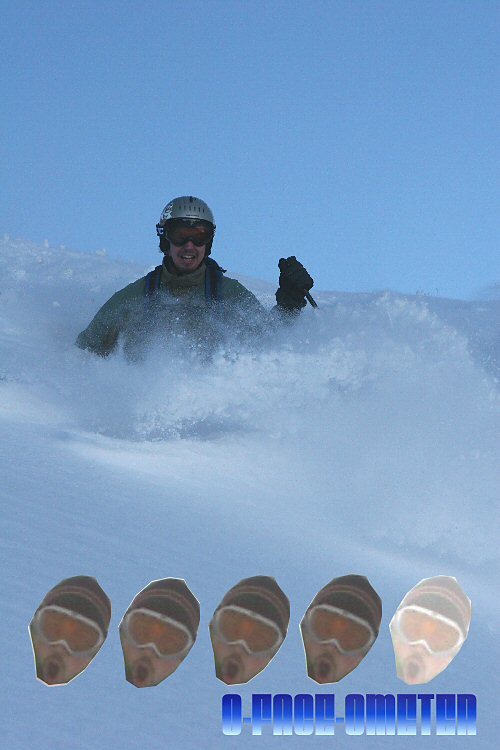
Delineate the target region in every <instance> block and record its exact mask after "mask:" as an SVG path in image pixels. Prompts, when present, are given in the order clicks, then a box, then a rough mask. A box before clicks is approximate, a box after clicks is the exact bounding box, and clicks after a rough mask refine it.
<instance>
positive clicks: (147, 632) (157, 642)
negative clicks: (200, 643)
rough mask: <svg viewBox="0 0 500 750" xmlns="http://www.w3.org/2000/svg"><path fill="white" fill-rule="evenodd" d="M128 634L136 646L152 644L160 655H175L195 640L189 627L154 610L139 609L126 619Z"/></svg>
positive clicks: (130, 613) (142, 646)
mask: <svg viewBox="0 0 500 750" xmlns="http://www.w3.org/2000/svg"><path fill="white" fill-rule="evenodd" d="M125 627H126V631H127V636H128V637H129V639H130V640H131V641H132V643H133V644H134V645H135V646H139V647H140V648H144V647H146V646H152V647H153V648H154V650H155V651H156V652H157V654H158V655H159V656H175V655H178V654H181V653H182V652H183V651H185V650H186V649H188V648H189V647H190V646H191V645H192V643H193V641H192V638H191V635H190V633H189V631H188V630H187V628H185V627H184V626H183V625H182V624H181V623H176V622H175V621H174V620H172V619H170V617H167V616H166V615H162V614H159V613H157V612H153V610H145V609H137V610H133V611H132V612H129V614H128V615H127V617H126V619H125Z"/></svg>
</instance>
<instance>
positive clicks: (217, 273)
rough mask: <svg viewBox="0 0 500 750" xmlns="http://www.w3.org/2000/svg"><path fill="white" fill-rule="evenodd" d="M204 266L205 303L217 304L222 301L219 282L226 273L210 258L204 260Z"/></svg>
mask: <svg viewBox="0 0 500 750" xmlns="http://www.w3.org/2000/svg"><path fill="white" fill-rule="evenodd" d="M205 266H206V269H207V270H206V273H205V300H206V301H207V302H218V301H220V300H221V299H222V295H221V292H222V288H221V283H220V282H221V279H222V277H223V275H224V274H225V272H226V271H225V269H224V268H221V267H220V266H219V264H218V263H217V262H216V261H215V260H212V258H206V259H205Z"/></svg>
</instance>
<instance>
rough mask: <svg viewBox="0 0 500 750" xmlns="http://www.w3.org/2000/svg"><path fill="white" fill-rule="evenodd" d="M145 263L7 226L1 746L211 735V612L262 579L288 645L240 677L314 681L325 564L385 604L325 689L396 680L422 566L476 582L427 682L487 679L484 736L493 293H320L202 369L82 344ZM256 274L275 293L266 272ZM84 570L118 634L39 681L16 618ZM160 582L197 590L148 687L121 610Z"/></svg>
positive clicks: (259, 681)
mask: <svg viewBox="0 0 500 750" xmlns="http://www.w3.org/2000/svg"><path fill="white" fill-rule="evenodd" d="M157 262H159V261H158V259H157V258H156V257H153V255H152V257H151V265H150V266H148V267H147V268H138V267H137V266H135V265H132V264H126V263H123V262H119V261H111V260H109V259H107V258H106V257H105V256H103V255H90V254H85V253H74V252H71V251H70V250H67V249H65V248H52V247H50V246H44V247H39V246H36V245H33V244H32V243H29V242H25V241H12V240H10V239H9V238H4V240H3V241H2V242H0V271H1V278H2V286H1V294H0V431H1V446H2V448H1V454H2V469H1V473H2V482H1V485H0V499H1V503H2V511H3V516H4V518H5V519H6V525H5V528H6V534H5V539H4V544H3V550H4V559H3V561H2V562H3V570H4V582H5V584H6V586H5V589H6V601H7V615H6V618H5V620H4V622H3V623H2V627H3V632H2V637H3V642H4V643H6V642H7V641H8V642H9V646H10V648H9V653H8V655H7V658H6V668H7V670H8V674H9V678H8V679H9V680H10V683H11V684H12V685H13V688H12V690H11V691H9V694H8V697H7V698H6V699H5V703H6V708H7V710H8V713H9V714H10V716H11V717H12V721H11V722H9V723H8V725H7V729H6V733H7V738H6V746H7V747H9V748H10V749H11V750H14V749H15V748H25V747H29V746H32V745H33V743H34V742H35V741H36V742H37V746H39V747H47V748H48V747H61V748H66V747H67V748H70V747H71V748H88V747H92V748H101V747H102V748H108V747H109V746H110V744H111V743H112V742H116V741H117V740H118V741H119V743H120V746H121V748H122V750H126V749H127V748H128V747H130V748H132V747H134V748H135V747H137V746H138V745H141V746H144V747H146V748H151V749H155V748H164V747H165V746H166V744H168V742H170V741H174V742H177V743H182V746H183V747H186V748H191V747H193V748H195V747H200V746H206V747H212V746H213V747H218V746H219V743H220V740H221V730H220V718H219V717H220V696H222V695H223V693H224V692H226V691H225V690H224V686H223V685H222V683H220V684H219V683H218V682H217V680H216V679H215V677H214V675H213V665H212V655H211V648H210V642H209V638H208V632H207V624H208V621H209V619H210V617H211V614H212V612H213V610H214V608H215V606H216V605H217V603H218V601H219V600H220V599H221V597H222V595H223V594H224V592H225V591H226V590H227V589H228V588H229V586H231V585H232V584H234V583H235V582H236V581H237V580H239V579H240V578H242V577H244V576H248V575H254V574H257V573H264V574H268V575H274V576H275V577H276V578H277V580H278V582H279V583H280V585H281V586H282V588H283V589H284V590H285V591H286V592H287V594H288V596H289V597H290V600H291V605H292V618H291V624H290V631H289V635H288V637H287V640H286V642H285V644H284V646H283V648H282V649H281V651H280V652H279V653H278V655H277V657H276V658H275V659H274V661H273V662H272V664H271V665H270V666H269V667H268V669H267V670H266V671H265V672H263V673H262V674H261V675H260V676H259V677H258V678H256V679H255V680H254V681H253V682H251V683H250V684H249V685H247V686H243V687H242V689H241V690H239V692H241V693H242V694H244V695H250V694H251V693H252V692H278V691H279V692H290V693H298V692H314V688H315V685H314V683H312V682H310V681H309V680H308V679H307V677H306V675H305V668H304V664H303V651H302V647H301V642H300V638H299V633H298V627H297V625H298V622H299V620H300V618H301V616H302V614H303V612H304V610H305V608H306V607H307V605H308V603H309V602H310V600H311V599H312V598H313V596H314V594H315V593H316V592H317V590H318V589H319V588H321V587H322V586H323V585H324V584H325V583H326V582H327V581H328V580H330V579H331V578H333V577H334V576H337V575H342V574H345V573H349V572H357V573H362V574H365V575H367V576H368V577H369V579H370V581H371V582H372V584H373V585H374V587H375V588H376V589H377V590H378V592H379V594H380V596H381V597H382V600H383V604H384V619H383V624H382V629H381V632H380V635H379V638H378V641H377V643H376V644H375V646H374V648H373V649H372V651H371V652H370V654H369V655H368V657H367V658H366V659H365V661H364V662H363V663H362V665H361V666H360V667H359V668H358V669H357V670H356V671H355V672H354V673H352V674H351V675H350V676H348V677H347V678H346V679H345V680H343V681H342V682H341V683H340V684H339V685H336V686H335V690H336V692H337V693H338V694H343V693H347V692H368V691H377V692H398V691H399V692H405V691H406V686H405V685H404V684H403V683H401V682H399V681H398V680H397V678H396V676H395V669H394V664H393V660H394V657H393V654H392V648H391V644H390V638H389V633H388V628H387V624H388V622H389V620H390V617H391V615H392V613H393V611H394V610H395V608H396V606H397V605H398V603H399V601H400V600H401V599H402V597H403V595H404V594H405V593H406V591H407V590H408V589H409V588H411V587H412V586H413V585H414V584H415V583H416V582H417V581H418V580H420V579H421V578H423V577H426V576H430V575H437V574H441V573H444V574H448V575H455V576H457V578H458V579H459V581H460V583H461V584H462V586H463V587H464V589H465V590H466V591H467V593H468V594H469V596H470V598H471V599H472V604H473V623H472V627H471V635H470V637H469V639H468V641H467V643H466V644H465V646H464V648H463V649H462V651H461V653H460V654H459V655H458V656H457V658H456V659H455V661H454V662H453V663H452V665H451V666H450V667H449V669H448V670H447V671H446V672H444V673H443V674H442V675H440V676H439V677H437V678H436V679H435V680H434V681H433V682H432V683H430V685H428V686H425V689H426V690H425V691H426V692H460V691H462V692H476V693H477V694H478V700H479V704H480V711H481V713H480V716H481V724H480V727H481V731H480V737H478V738H477V740H478V742H479V743H480V747H484V748H489V747H491V748H493V747H496V737H495V735H494V733H493V721H494V720H493V717H492V716H490V715H489V714H490V711H491V708H492V705H493V704H492V698H490V697H489V695H490V693H489V688H490V687H491V679H492V675H491V673H490V669H491V663H490V657H489V656H488V654H489V653H492V651H493V648H494V641H493V625H494V624H495V623H496V624H498V619H499V617H498V614H499V613H498V606H497V605H495V603H494V602H493V601H492V596H491V591H492V587H493V585H494V582H495V580H496V579H495V575H494V573H495V570H494V569H495V567H496V566H497V565H498V552H497V536H498V531H497V528H498V516H497V515H496V514H497V513H498V511H497V506H498V470H497V464H498V456H497V455H496V454H495V448H496V447H497V444H498V388H497V380H496V377H497V374H498V361H499V360H498V315H499V307H500V303H499V301H498V300H490V301H480V302H462V301H458V300H445V299H440V298H420V297H406V296H403V295H400V294H396V293H390V292H384V293H380V294H373V295H366V294H364V295H355V294H347V293H335V292H321V293H317V294H315V298H316V299H317V301H318V303H319V305H320V307H319V309H318V310H317V311H313V310H311V309H307V310H306V311H305V312H304V314H303V315H302V316H301V318H300V320H299V321H298V322H297V324H296V325H294V326H293V327H292V328H291V329H287V330H283V331H280V332H278V333H277V334H276V336H275V338H274V340H273V341H272V342H271V343H270V344H266V345H265V346H260V347H257V348H248V347H247V348H245V349H242V351H241V352H239V353H235V352H234V351H230V352H229V351H225V350H220V351H218V352H217V353H216V354H215V356H214V357H213V359H212V361H211V362H210V363H202V362H200V361H199V360H197V359H196V358H195V357H193V356H192V353H191V352H190V350H189V344H188V341H187V339H186V340H181V341H176V342H172V346H171V347H170V346H169V347H167V348H166V349H165V350H162V351H158V350H156V351H154V353H152V354H151V355H150V356H149V357H148V358H147V359H146V361H145V362H142V363H140V364H131V363H129V362H127V361H126V360H125V359H124V357H123V356H122V354H121V353H117V354H116V355H113V356H112V357H110V358H108V359H107V360H102V359H100V358H98V357H95V356H93V355H91V354H89V353H87V352H82V351H80V350H78V349H77V348H76V347H75V346H74V339H75V337H76V335H77V333H78V332H79V331H80V330H82V329H83V328H84V327H85V326H86V325H87V324H88V322H89V320H90V319H91V317H92V316H93V314H94V313H95V311H96V310H97V308H98V307H99V306H100V305H101V304H102V303H103V302H104V301H105V300H106V299H107V298H108V297H109V296H110V295H111V294H112V293H113V292H114V291H116V290H117V289H119V288H121V287H123V286H124V285H125V284H127V283H129V282H130V281H132V280H134V279H136V278H138V277H139V276H141V275H143V274H144V273H145V272H146V271H147V270H149V268H151V267H153V266H154V265H155V264H156V263H157ZM228 276H234V274H232V273H231V271H228ZM246 282H247V285H249V286H250V287H251V288H252V286H253V290H254V291H255V293H256V294H257V296H259V298H260V299H261V300H262V301H263V303H264V304H265V305H266V306H268V307H270V306H271V305H272V304H273V292H274V289H267V288H266V285H265V283H263V282H254V284H253V285H252V284H251V283H250V281H249V280H246ZM318 286H320V284H318ZM80 573H86V574H89V575H95V576H96V577H97V578H98V580H99V582H100V583H101V585H102V586H103V587H104V589H105V590H106V591H107V593H108V594H109V596H110V598H111V600H112V602H113V620H112V624H111V629H110V634H109V636H108V643H107V644H106V646H105V647H104V648H103V649H102V651H101V653H100V654H99V655H98V657H97V658H96V660H95V662H93V663H92V665H91V666H90V667H89V669H88V670H87V671H86V672H85V674H84V675H82V676H80V677H79V678H78V679H77V680H76V681H75V682H74V683H72V684H71V685H70V686H68V687H67V688H58V689H57V688H56V689H52V690H49V689H48V688H46V687H44V686H42V685H39V684H38V683H37V682H36V681H35V679H34V670H33V665H32V657H31V652H30V645H29V639H28V637H27V625H28V623H29V620H30V618H31V616H32V614H33V611H34V609H35V608H36V606H37V605H38V603H39V601H40V600H41V599H42V597H43V595H44V594H45V592H46V591H47V590H48V589H49V588H50V587H51V586H53V585H54V584H55V583H56V582H57V581H58V580H60V579H62V578H64V577H67V576H70V575H77V574H80ZM167 576H176V577H183V578H185V579H186V581H187V583H188V585H189V586H190V587H191V588H192V590H193V592H194V593H195V594H196V596H197V597H198V598H199V600H200V603H201V608H202V621H201V625H200V633H199V638H198V642H197V644H196V646H195V649H193V652H192V653H191V654H190V656H189V658H188V659H187V660H186V663H185V664H183V665H182V667H181V668H180V669H179V670H178V671H177V672H176V674H175V675H173V676H172V677H171V678H170V679H169V680H167V681H166V682H165V683H164V684H163V685H162V686H160V687H158V688H156V689H155V690H144V691H139V690H136V689H134V688H132V687H131V686H130V685H128V684H126V683H125V680H124V678H123V666H122V663H121V653H120V647H119V642H118V636H117V632H116V626H117V625H118V623H119V620H120V617H121V614H122V612H123V611H124V609H125V608H126V607H127V605H128V604H129V602H130V600H131V599H132V597H133V596H134V594H135V593H136V592H137V591H138V590H139V589H140V588H142V587H143V586H144V585H145V584H146V583H148V582H149V581H150V580H152V579H154V578H161V577H167ZM27 713H29V714H30V715H31V716H32V717H33V721H32V722H30V723H29V724H26V723H24V722H23V721H22V720H21V717H22V716H24V715H25V714H27ZM90 716H91V717H93V718H92V719H91V720H89V719H88V718H87V717H90ZM193 716H196V717H197V718H196V721H195V723H194V724H193V722H192V718H193ZM75 722H76V723H77V724H78V726H79V733H78V736H76V737H75V736H74V734H73V729H72V728H73V726H74V724H75ZM54 737H57V738H58V741H57V742H58V744H54ZM236 740H237V741H238V744H241V745H243V746H246V744H248V743H250V742H252V740H253V738H252V737H250V736H247V737H246V736H243V735H242V736H241V737H239V738H236V739H235V740H234V746H236ZM253 741H255V740H253ZM287 741H289V742H292V743H293V744H295V745H296V746H301V742H302V743H303V742H304V741H303V740H301V739H300V738H297V737H291V738H288V739H287ZM348 741H349V738H345V740H343V741H342V742H343V743H344V744H345V746H347V744H348ZM456 741H459V740H456ZM271 742H273V740H270V739H269V738H262V740H261V742H260V744H266V745H267V743H269V744H270V743H271ZM274 742H275V740H274ZM385 742H387V740H385V738H377V737H371V738H370V737H366V738H364V739H363V743H364V744H366V745H367V746H369V747H379V746H380V747H381V746H382V745H384V743H385ZM437 742H438V740H437V739H434V740H433V739H432V738H427V739H426V744H427V745H428V746H429V747H434V746H435V745H436V744H437ZM343 746H344V745H343Z"/></svg>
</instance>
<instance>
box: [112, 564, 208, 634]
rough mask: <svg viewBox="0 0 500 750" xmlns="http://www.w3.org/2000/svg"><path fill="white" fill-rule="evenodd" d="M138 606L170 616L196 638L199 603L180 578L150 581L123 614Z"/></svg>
mask: <svg viewBox="0 0 500 750" xmlns="http://www.w3.org/2000/svg"><path fill="white" fill-rule="evenodd" d="M139 608H144V609H150V610H152V611H153V612H157V613H158V614H162V615H167V616H168V617H171V618H172V619H173V620H175V621H176V622H179V623H181V624H182V625H184V626H185V627H187V629H188V630H189V632H190V633H191V636H192V638H193V639H194V638H196V633H197V632H198V626H199V624H200V604H199V602H198V600H197V599H196V598H195V596H194V595H193V594H192V593H191V591H190V590H189V589H188V587H187V584H186V582H185V581H184V580H182V579H181V578H162V579H161V580H158V581H152V582H151V583H150V584H148V585H147V586H146V588H144V589H142V591H139V593H138V594H137V596H135V597H134V599H133V601H132V603H131V605H130V606H129V608H128V609H127V612H126V613H125V614H127V613H128V612H130V611H131V610H133V609H139Z"/></svg>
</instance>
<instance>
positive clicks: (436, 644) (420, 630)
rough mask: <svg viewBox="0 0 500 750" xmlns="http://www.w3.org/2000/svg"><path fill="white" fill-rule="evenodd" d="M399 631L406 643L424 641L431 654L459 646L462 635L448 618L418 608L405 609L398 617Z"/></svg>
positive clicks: (409, 607)
mask: <svg viewBox="0 0 500 750" xmlns="http://www.w3.org/2000/svg"><path fill="white" fill-rule="evenodd" d="M398 625H399V630H400V632H401V634H402V635H403V637H404V638H405V640H406V641H407V642H408V643H418V642H419V641H424V642H425V643H426V644H427V646H428V647H429V650H430V651H432V652H433V653H440V652H443V651H450V650H451V649H453V648H455V647H456V646H458V645H460V643H461V642H462V640H463V636H462V633H461V631H460V629H459V627H458V626H457V625H455V623H453V622H452V621H451V620H448V618H446V617H443V616H440V615H438V614H437V613H433V612H431V611H430V610H427V611H426V610H425V609H423V608H420V607H418V608H417V607H416V606H415V607H411V606H408V607H405V608H403V609H401V610H400V612H399V616H398Z"/></svg>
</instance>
